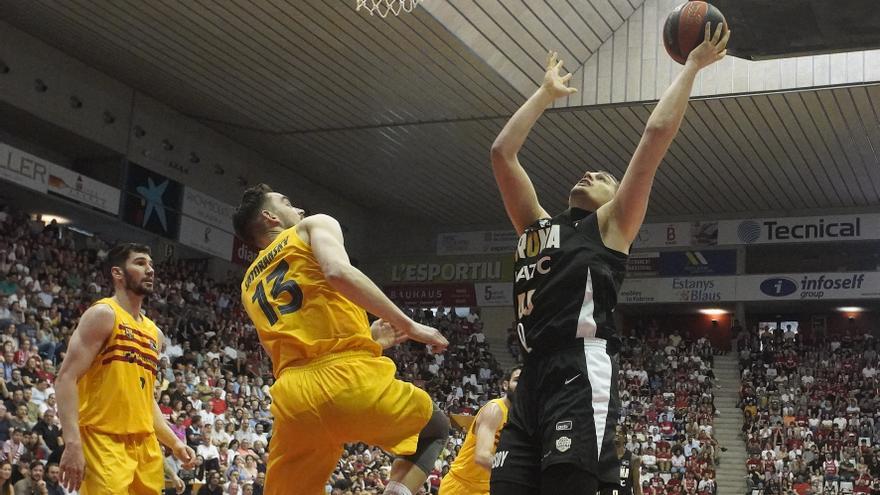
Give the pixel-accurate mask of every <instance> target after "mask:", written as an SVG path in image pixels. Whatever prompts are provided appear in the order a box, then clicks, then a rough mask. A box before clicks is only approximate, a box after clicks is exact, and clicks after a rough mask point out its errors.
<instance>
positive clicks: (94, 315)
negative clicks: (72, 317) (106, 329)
mask: <svg viewBox="0 0 880 495" xmlns="http://www.w3.org/2000/svg"><path fill="white" fill-rule="evenodd" d="M82 318H89V319H91V320H94V321H96V322H98V321H103V320H109V319H113V320H115V319H116V308H114V307H113V305H112V304H110V302H109V301H106V300H100V301H98V302H96V303H95V304H93V305H91V306H89V308H88V309H86V310H85V311H84V312H83V314H82Z"/></svg>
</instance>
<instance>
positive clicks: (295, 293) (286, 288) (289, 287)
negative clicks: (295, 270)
mask: <svg viewBox="0 0 880 495" xmlns="http://www.w3.org/2000/svg"><path fill="white" fill-rule="evenodd" d="M289 269H290V265H288V264H287V262H286V261H284V260H281V261H279V262H278V266H277V267H275V269H274V270H272V273H270V274H269V275H268V276H267V277H266V285H269V283H271V284H272V289H271V290H270V291H269V296H271V297H272V303H275V304H270V302H269V297H268V296H267V294H266V289H265V287H264V286H263V281H262V280H261V281H260V282H259V283H258V284H257V288H256V290H255V291H254V295H253V297H251V301H252V302H255V303H257V304H259V305H260V309H261V310H263V314H264V315H266V320H268V321H269V324H270V325H274V324H275V323H277V322H278V314H279V313H280V314H282V315H286V314H289V313H293V312H295V311H297V310H298V309H299V308H301V307H302V303H303V292H302V289H301V288H300V286H299V284H297V283H296V280H293V279H288V280H284V277H285V276H286V275H287V271H288V270H289ZM285 292H286V293H287V294H289V295H290V302H289V303H286V304H281V305H279V304H278V303H277V300H278V299H279V298H280V297H281V295H282V294H284V293H285ZM276 310H277V313H276Z"/></svg>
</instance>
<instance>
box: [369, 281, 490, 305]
mask: <svg viewBox="0 0 880 495" xmlns="http://www.w3.org/2000/svg"><path fill="white" fill-rule="evenodd" d="M383 291H384V292H385V294H386V295H387V296H388V298H389V299H391V300H392V301H394V302H395V303H397V304H400V305H403V306H415V307H420V308H434V307H440V306H444V307H471V306H476V304H477V298H476V295H475V294H474V284H431V285H415V284H409V285H386V286H385V287H383Z"/></svg>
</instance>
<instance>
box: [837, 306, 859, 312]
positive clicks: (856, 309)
mask: <svg viewBox="0 0 880 495" xmlns="http://www.w3.org/2000/svg"><path fill="white" fill-rule="evenodd" d="M837 310H838V311H840V312H842V313H861V312H862V311H864V310H865V308H860V307H858V306H841V307H839V308H837Z"/></svg>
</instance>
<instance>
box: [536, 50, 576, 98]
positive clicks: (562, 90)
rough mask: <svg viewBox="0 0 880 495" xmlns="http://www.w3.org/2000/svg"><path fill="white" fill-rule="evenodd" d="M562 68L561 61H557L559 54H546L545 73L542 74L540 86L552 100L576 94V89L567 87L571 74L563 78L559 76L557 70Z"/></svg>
mask: <svg viewBox="0 0 880 495" xmlns="http://www.w3.org/2000/svg"><path fill="white" fill-rule="evenodd" d="M561 68H562V60H559V54H558V53H556V52H550V53H548V54H547V72H546V73H545V74H544V82H543V83H542V84H541V87H543V88H544V89H545V90H547V91H548V92H549V93H550V94H551V95H553V98H562V97H563V96H568V95H570V94H572V93H576V92H577V88H572V87H569V86H567V84H568V81H570V80H571V72H569V73H567V74H565V75H564V76H560V75H559V69H561Z"/></svg>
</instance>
